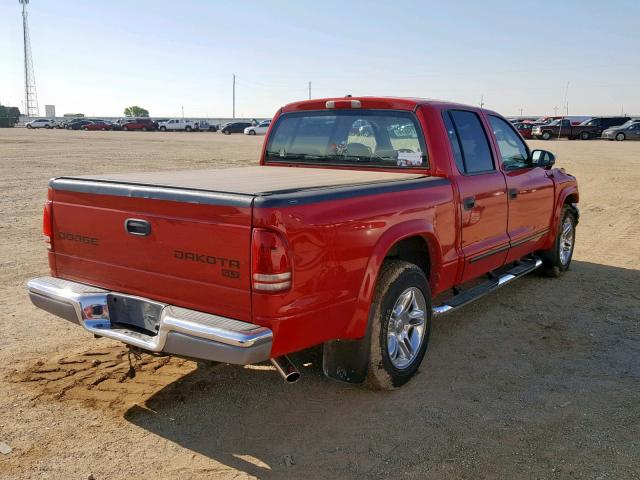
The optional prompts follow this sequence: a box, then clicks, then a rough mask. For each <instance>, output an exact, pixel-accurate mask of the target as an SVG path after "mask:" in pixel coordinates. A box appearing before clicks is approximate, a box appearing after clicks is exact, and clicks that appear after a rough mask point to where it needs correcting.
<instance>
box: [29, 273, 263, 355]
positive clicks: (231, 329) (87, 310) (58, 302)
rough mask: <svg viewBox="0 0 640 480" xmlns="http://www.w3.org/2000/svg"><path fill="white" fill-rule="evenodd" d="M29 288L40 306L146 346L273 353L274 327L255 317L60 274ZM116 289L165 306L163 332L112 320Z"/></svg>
mask: <svg viewBox="0 0 640 480" xmlns="http://www.w3.org/2000/svg"><path fill="white" fill-rule="evenodd" d="M27 289H28V291H29V297H30V298H31V301H32V302H33V304H34V305H35V306H36V307H39V308H41V309H43V310H46V311H47V312H50V313H52V314H54V315H57V316H59V317H62V318H64V319H66V320H69V321H71V322H74V323H77V324H79V325H82V326H83V327H84V328H85V329H86V330H87V331H89V332H91V333H93V334H95V335H98V336H100V337H107V338H112V339H114V340H118V341H121V342H123V343H126V344H128V345H132V346H134V347H138V348H141V349H143V350H148V351H151V352H162V353H168V354H174V355H181V356H185V357H192V358H199V359H204V360H214V361H218V362H225V363H235V364H240V365H247V364H251V363H257V362H262V361H264V360H268V359H269V358H270V356H271V345H272V342H273V333H272V332H271V330H270V329H268V328H266V327H261V326H259V325H254V324H252V323H247V322H242V321H239V320H234V319H231V318H225V317H220V316H218V315H212V314H209V313H204V312H198V311H195V310H188V309H186V308H181V307H177V306H175V305H169V304H164V303H159V302H156V301H154V300H149V299H146V298H141V297H134V296H131V295H126V294H121V293H118V292H111V291H108V290H104V289H101V288H98V287H92V286H90V285H85V284H83V283H77V282H70V281H68V280H63V279H60V278H55V277H40V278H34V279H33V280H30V281H29V282H28V283H27ZM110 294H116V295H118V296H121V297H129V298H135V299H137V300H139V301H142V302H143V304H148V305H150V306H151V305H153V306H154V307H155V310H156V311H160V312H161V313H160V315H159V318H158V323H157V325H158V332H157V334H155V335H152V334H150V333H149V334H148V333H145V331H140V330H134V329H129V328H127V326H126V325H122V324H112V323H111V320H110V318H109V310H108V305H107V303H108V302H107V298H108V295H110ZM158 306H159V307H160V309H158V308H157V307H158Z"/></svg>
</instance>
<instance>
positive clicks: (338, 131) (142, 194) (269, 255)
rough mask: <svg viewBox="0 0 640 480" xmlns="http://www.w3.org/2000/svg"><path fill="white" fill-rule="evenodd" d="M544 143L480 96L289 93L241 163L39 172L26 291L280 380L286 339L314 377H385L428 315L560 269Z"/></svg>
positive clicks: (412, 366) (70, 315) (554, 188)
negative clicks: (457, 99) (32, 271)
mask: <svg viewBox="0 0 640 480" xmlns="http://www.w3.org/2000/svg"><path fill="white" fill-rule="evenodd" d="M354 125H357V126H359V128H354ZM363 126H364V127H366V128H361V127H363ZM364 132H366V134H365V133H364ZM554 161H555V158H554V155H553V154H551V153H550V152H547V151H543V150H533V151H531V150H530V149H529V147H528V146H527V144H526V142H525V141H523V139H522V138H521V137H520V135H519V134H518V133H517V131H516V130H515V129H514V128H513V126H512V125H511V124H510V123H509V122H508V121H506V120H505V119H504V118H503V117H502V116H500V115H499V114H497V113H495V112H492V111H489V110H486V109H480V108H476V107H471V106H465V105H460V104H455V103H447V102H440V101H431V100H421V99H403V98H374V97H359V98H355V97H345V98H330V99H322V100H309V101H303V102H298V103H292V104H289V105H287V106H285V107H283V108H281V109H280V110H279V111H278V112H277V115H276V116H275V118H274V120H273V122H272V123H271V126H270V127H269V131H268V133H267V136H266V137H265V142H264V147H263V151H262V155H261V159H260V165H259V166H254V167H246V168H229V169H217V170H202V171H162V172H148V173H130V174H122V173H114V174H104V175H89V176H76V175H69V176H62V177H57V178H53V179H52V180H51V181H50V183H49V189H48V199H47V201H46V203H45V206H44V218H43V231H44V235H45V239H46V242H47V246H48V259H49V267H50V275H49V276H44V277H41V278H35V279H33V280H30V281H29V282H28V286H27V288H28V293H29V295H30V298H31V300H32V302H33V303H34V304H35V305H36V306H37V307H40V308H42V309H44V310H46V311H48V312H51V313H53V314H55V315H57V316H59V317H62V318H63V319H66V320H69V321H71V322H74V323H77V324H79V325H81V326H82V327H83V328H84V329H86V330H87V331H88V332H90V333H92V334H94V335H96V336H100V337H108V338H111V339H115V340H119V341H121V342H124V343H125V344H127V345H129V346H130V347H131V348H137V349H142V350H146V351H149V352H154V353H156V354H171V355H179V356H184V357H189V358H194V359H200V360H211V361H218V362H226V363H231V364H251V363H256V362H262V361H267V360H271V361H272V362H273V363H274V365H275V366H276V369H277V370H278V371H279V372H280V373H281V374H282V375H283V376H284V377H285V379H287V380H288V381H293V380H295V379H297V377H298V376H299V373H298V371H297V369H296V367H295V365H293V364H292V363H291V361H290V360H289V359H288V357H287V355H288V354H290V353H293V352H297V351H300V350H303V349H306V348H309V347H312V346H317V345H323V370H324V372H325V374H326V375H327V376H328V377H330V378H333V379H337V380H341V381H344V382H351V383H365V384H366V385H368V386H371V387H372V388H378V389H392V388H396V387H399V386H401V385H403V384H404V383H406V382H407V381H408V380H409V379H410V378H411V377H412V376H413V375H414V374H415V373H416V371H417V370H418V367H419V365H420V363H421V362H422V360H423V357H424V355H425V351H426V349H427V345H428V340H429V334H430V329H431V322H432V319H433V318H434V317H440V316H442V315H446V314H448V313H450V312H453V311H456V310H457V309H459V308H460V307H462V306H464V305H465V304H467V303H469V302H471V301H473V300H475V299H478V298H480V297H482V296H483V295H485V294H487V293H489V292H492V291H494V290H495V289H497V288H499V287H501V286H503V285H505V284H507V283H510V282H511V281H513V280H515V279H517V278H519V277H522V276H523V275H526V274H527V273H529V272H532V271H534V270H536V269H540V271H544V272H547V273H548V274H550V275H551V276H558V275H560V274H562V273H563V272H565V271H566V270H567V269H568V268H569V265H570V263H571V257H572V254H573V248H574V242H575V229H576V225H577V224H578V220H579V212H578V208H577V206H576V204H577V202H578V188H577V183H576V179H575V178H574V177H573V176H571V175H569V174H567V173H565V171H564V170H563V169H558V168H554V167H553V165H554Z"/></svg>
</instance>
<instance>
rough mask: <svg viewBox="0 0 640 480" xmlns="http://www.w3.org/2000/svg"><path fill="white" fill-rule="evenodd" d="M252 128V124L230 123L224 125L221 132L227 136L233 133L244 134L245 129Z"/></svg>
mask: <svg viewBox="0 0 640 480" xmlns="http://www.w3.org/2000/svg"><path fill="white" fill-rule="evenodd" d="M250 126H251V123H250V122H230V123H226V124H224V125H223V126H222V127H221V128H220V131H221V132H222V133H224V134H225V135H230V134H232V133H243V132H244V129H245V128H247V127H250Z"/></svg>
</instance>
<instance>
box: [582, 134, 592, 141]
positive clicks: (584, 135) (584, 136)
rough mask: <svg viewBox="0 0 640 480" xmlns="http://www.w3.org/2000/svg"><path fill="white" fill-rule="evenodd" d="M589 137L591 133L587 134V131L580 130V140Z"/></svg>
mask: <svg viewBox="0 0 640 480" xmlns="http://www.w3.org/2000/svg"><path fill="white" fill-rule="evenodd" d="M589 138H591V135H589V132H582V133H581V134H580V140H589Z"/></svg>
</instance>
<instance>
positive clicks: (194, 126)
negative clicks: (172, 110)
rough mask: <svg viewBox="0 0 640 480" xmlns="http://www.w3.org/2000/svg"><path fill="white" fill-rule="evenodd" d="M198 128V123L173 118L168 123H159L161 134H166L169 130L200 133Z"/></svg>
mask: <svg viewBox="0 0 640 480" xmlns="http://www.w3.org/2000/svg"><path fill="white" fill-rule="evenodd" d="M198 126H199V125H198V122H194V121H193V120H185V119H184V118H172V119H170V120H167V121H166V122H158V130H160V131H161V132H166V131H167V130H169V131H182V132H191V131H192V130H194V131H198Z"/></svg>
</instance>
